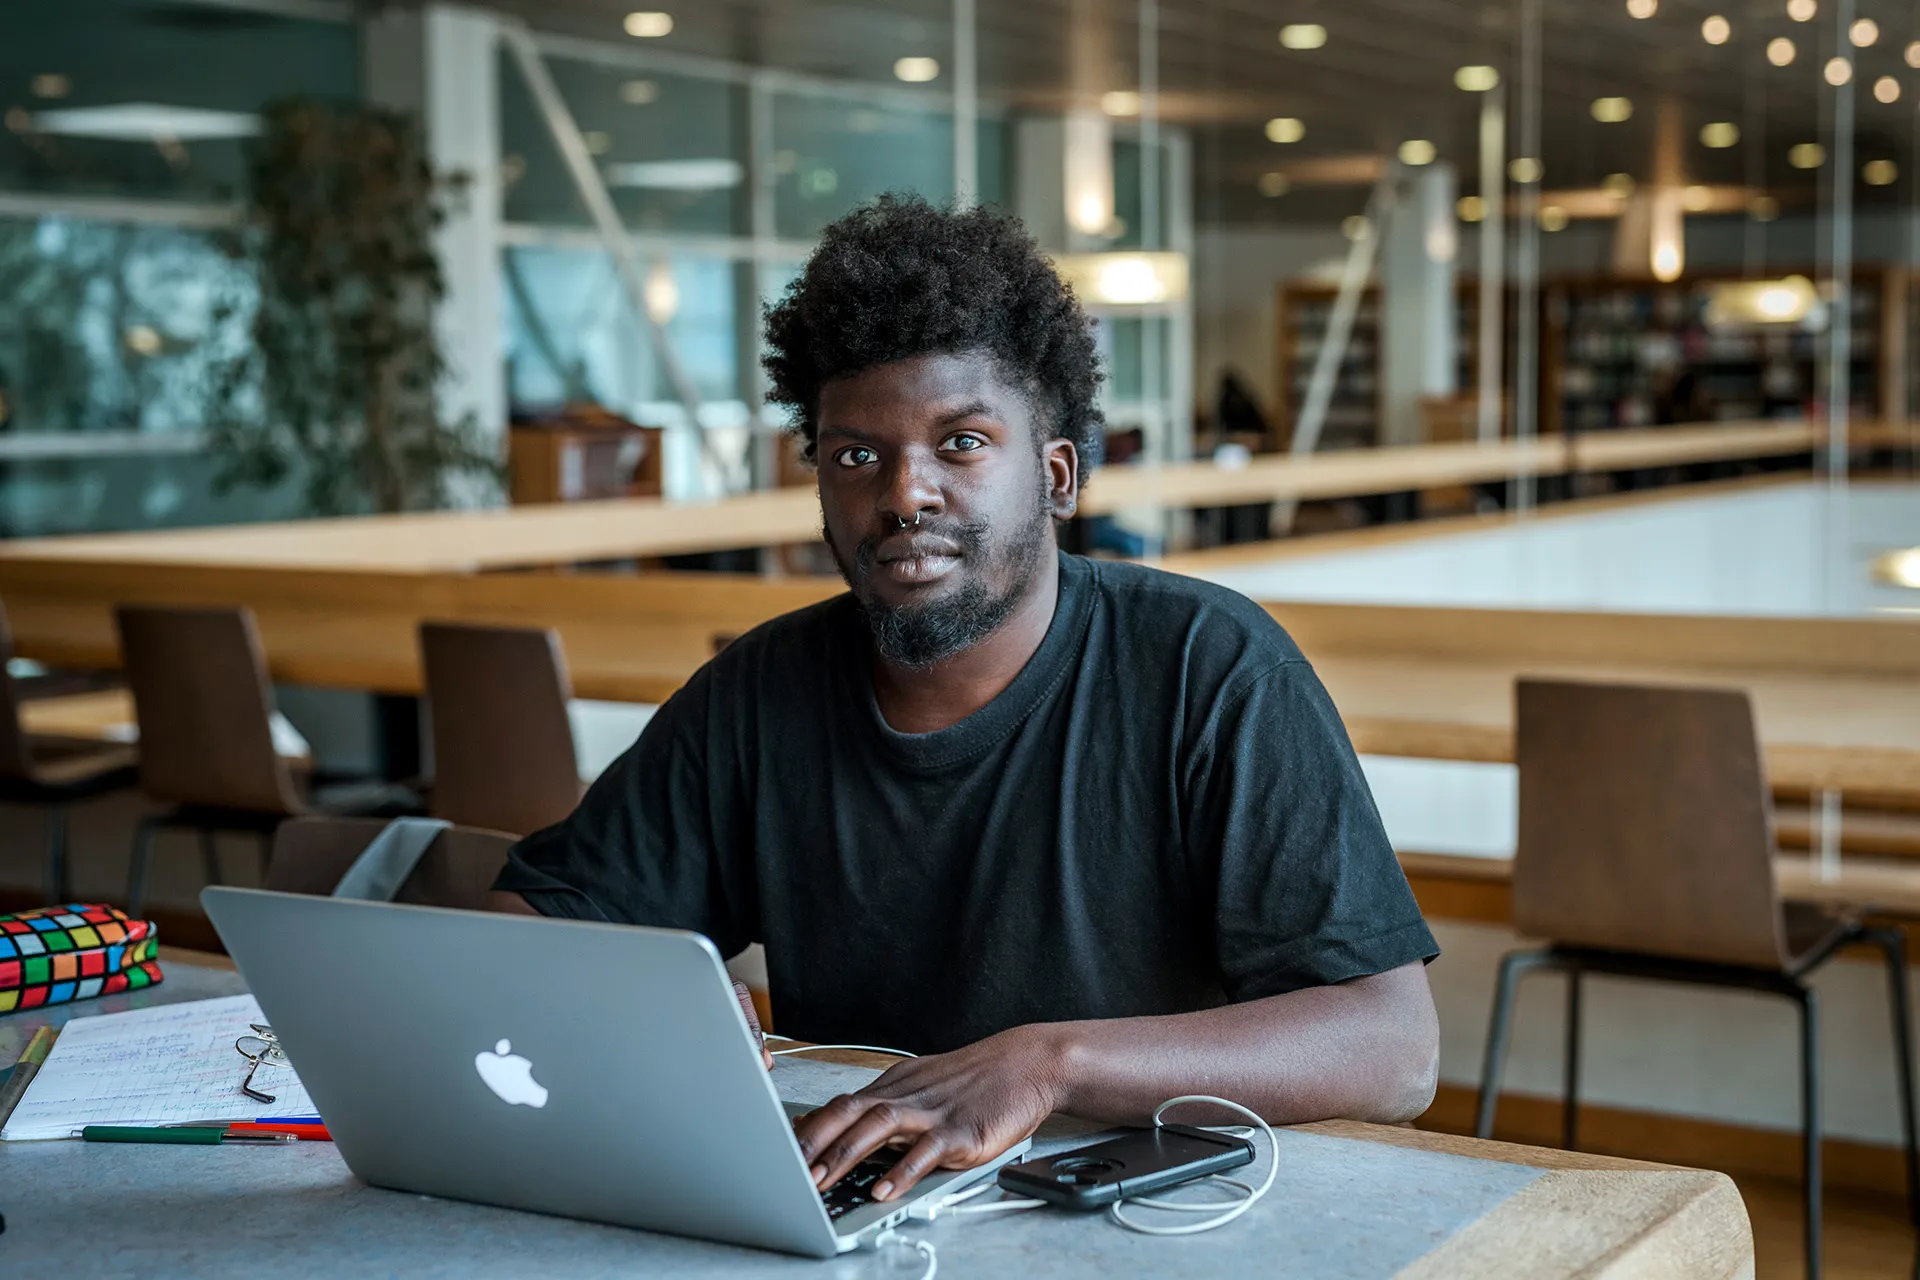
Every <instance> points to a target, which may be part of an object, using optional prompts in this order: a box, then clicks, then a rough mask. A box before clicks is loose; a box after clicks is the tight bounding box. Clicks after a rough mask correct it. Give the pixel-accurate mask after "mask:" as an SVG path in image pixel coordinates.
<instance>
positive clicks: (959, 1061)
mask: <svg viewBox="0 0 1920 1280" xmlns="http://www.w3.org/2000/svg"><path fill="white" fill-rule="evenodd" d="M1439 1060H1440V1026H1439V1020H1438V1018H1437V1017H1436V1016H1435V1013H1434V1008H1433V995H1432V992H1431V991H1430V990H1429V988H1428V986H1427V975H1426V969H1425V966H1424V965H1423V964H1421V963H1419V962H1417V961H1416V962H1414V963H1412V964H1406V965H1402V966H1400V967H1399V968H1397V969H1390V970H1388V971H1387V972H1385V973H1379V974H1374V975H1372V976H1371V977H1364V978H1355V979H1353V980H1352V981H1349V982H1343V983H1340V984H1339V985H1338V986H1330V987H1310V988H1307V989H1304V990H1300V991H1291V992H1288V993H1286V994H1285V995H1277V996H1269V997H1267V998H1265V999H1263V1000H1250V1001H1247V1002H1246V1003H1244V1004H1232V1005H1225V1006H1222V1007H1220V1008H1217V1009H1206V1010H1202V1011H1200V1012H1198V1013H1182V1014H1171V1015H1167V1016H1164V1017H1149V1018H1115V1019H1109V1020H1101V1021H1089V1022H1056V1023H1038V1024H1035V1025H1032V1026H1025V1027H1015V1028H1013V1029H1011V1030H1008V1031H1003V1032H1001V1033H1000V1034H999V1035H996V1036H989V1037H988V1038H987V1039H985V1040H982V1041H980V1042H978V1043H977V1044H971V1045H968V1046H967V1047H966V1048H964V1049H957V1050H955V1051H954V1052H952V1053H943V1054H939V1055H937V1056H934V1057H927V1058H916V1059H912V1060H909V1061H906V1062H902V1063H900V1064H899V1065H898V1066H895V1067H894V1068H892V1069H891V1070H889V1071H888V1072H887V1073H886V1074H885V1075H883V1076H881V1077H880V1078H879V1079H878V1080H875V1081H874V1082H873V1083H872V1084H870V1085H868V1086H867V1087H866V1088H865V1089H862V1090H861V1091H860V1092H859V1093H856V1094H849V1095H846V1096H843V1097H839V1098H835V1099H834V1100H833V1101H832V1102H830V1103H828V1104H827V1105H826V1106H825V1107H823V1108H821V1109H820V1110H819V1111H816V1112H814V1113H813V1114H812V1115H811V1116H809V1117H807V1119H806V1120H804V1121H803V1122H801V1124H800V1126H799V1130H798V1136H799V1139H800V1150H801V1152H802V1154H804V1155H805V1156H806V1158H807V1162H808V1164H809V1165H810V1166H811V1168H812V1171H813V1175H814V1181H815V1182H816V1183H818V1184H819V1185H821V1186H827V1185H829V1184H831V1183H833V1182H834V1181H836V1180H837V1179H838V1178H839V1177H840V1176H841V1175H842V1174H844V1173H845V1172H846V1171H847V1170H848V1169H850V1168H852V1167H853V1165H854V1164H855V1163H857V1162H858V1161H859V1160H861V1159H862V1158H864V1157H865V1156H867V1155H868V1154H870V1153H871V1152H873V1151H874V1150H876V1149H877V1148H879V1147H880V1146H882V1145H884V1144H885V1143H887V1142H888V1141H890V1140H896V1139H897V1140H905V1141H907V1142H909V1143H910V1144H911V1145H910V1147H909V1149H908V1151H907V1154H906V1155H905V1156H904V1157H903V1158H902V1159H901V1161H900V1163H899V1164H898V1165H897V1166H896V1167H895V1169H894V1171H893V1173H892V1174H891V1175H890V1176H889V1177H888V1178H887V1179H886V1180H885V1181H883V1182H881V1183H880V1184H878V1185H877V1186H876V1187H875V1188H874V1192H875V1195H876V1197H877V1198H879V1199H883V1200H884V1199H888V1198H891V1197H892V1196H895V1195H898V1194H899V1193H900V1192H902V1191H905V1190H906V1189H907V1188H908V1187H910V1186H912V1185H913V1184H914V1183H915V1182H917V1181H919V1179H920V1178H922V1177H924V1176H925V1175H926V1174H927V1173H929V1172H931V1171H932V1170H934V1169H937V1168H943V1167H944V1168H967V1167H971V1166H973V1165H977V1164H981V1163H983V1162H985V1161H987V1160H990V1159H992V1158H993V1157H994V1156H996V1155H999V1154H1000V1153H1001V1152H1002V1151H1005V1150H1006V1149H1007V1148H1008V1147H1010V1146H1012V1145H1013V1144H1014V1143H1016V1142H1018V1141H1019V1140H1020V1139H1022V1138H1024V1137H1027V1136H1028V1135H1029V1134H1031V1133H1032V1132H1033V1131H1034V1130H1035V1129H1036V1128H1038V1127H1039V1125H1040V1122H1041V1121H1042V1120H1044V1119H1046V1117H1047V1116H1048V1115H1049V1114H1050V1113H1052V1112H1054V1111H1065V1112H1068V1113H1071V1114H1073V1115H1076V1116H1082V1117H1085V1118H1087V1119H1091V1120H1105V1121H1111V1122H1113V1123H1116V1124H1145V1123H1147V1121H1148V1119H1149V1118H1150V1117H1151V1116H1152V1114H1153V1110H1154V1108H1155V1107H1157V1106H1159V1105H1160V1104H1161V1103H1162V1102H1165V1101H1166V1100H1167V1099H1168V1098H1172V1097H1177V1096H1179V1095H1181V1094H1186V1093H1205V1094H1212V1095H1214V1096H1215V1097H1221V1098H1227V1099H1230V1100H1232V1101H1234V1102H1238V1103H1240V1104H1241V1105H1242V1106H1245V1107H1248V1108H1251V1109H1252V1110H1254V1111H1256V1112H1258V1113H1259V1114H1260V1115H1261V1116H1263V1117H1264V1118H1265V1119H1266V1120H1267V1121H1269V1122H1270V1123H1273V1124H1296V1123H1301V1122H1304V1121H1308V1120H1324V1119H1328V1118H1332V1117H1341V1118H1345V1119H1354V1120H1372V1121H1377V1122H1381V1123H1392V1122H1397V1121H1402V1120H1410V1119H1412V1118H1413V1117H1414V1116H1417V1115H1419V1114H1420V1113H1421V1112H1422V1111H1425V1110H1426V1109H1427V1106H1428V1104H1429V1103H1431V1102H1432V1101H1433V1091H1434V1084H1435V1080H1436V1078H1437V1075H1438V1071H1439ZM1182 1118H1183V1119H1186V1120H1187V1121H1188V1122H1189V1123H1193V1122H1197V1121H1198V1120H1199V1117H1197V1116H1183V1117H1182Z"/></svg>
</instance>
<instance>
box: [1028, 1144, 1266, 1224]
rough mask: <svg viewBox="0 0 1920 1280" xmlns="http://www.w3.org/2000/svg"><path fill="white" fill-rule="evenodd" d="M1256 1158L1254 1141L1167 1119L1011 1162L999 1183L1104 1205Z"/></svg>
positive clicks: (1055, 1199)
mask: <svg viewBox="0 0 1920 1280" xmlns="http://www.w3.org/2000/svg"><path fill="white" fill-rule="evenodd" d="M1252 1163H1253V1144H1252V1143H1251V1142H1248V1141H1247V1140H1246V1139H1245V1138H1236V1137H1234V1136H1233V1135H1232V1134H1227V1133H1209V1132H1208V1131H1207V1130H1205V1129H1195V1128H1191V1127H1189V1126H1187V1125H1183V1124H1163V1125H1160V1126H1159V1127H1157V1128H1153V1129H1140V1130H1137V1131H1135V1132H1133V1133H1129V1134H1126V1135H1124V1136H1122V1137H1118V1138H1113V1139H1110V1140H1109V1141H1106V1142H1099V1143H1095V1144H1094V1145H1093V1146H1091V1147H1081V1148H1080V1149H1079V1150H1077V1151H1065V1152H1062V1153H1061V1154H1059V1155H1057V1156H1049V1157H1048V1158H1046V1159H1045V1160H1026V1161H1023V1162H1021V1163H1020V1164H1010V1165H1008V1166H1007V1167H1006V1168H1004V1169H1002V1170H1001V1171H1000V1186H1001V1188H1002V1189H1003V1190H1006V1191H1011V1192H1013V1193H1014V1194H1015V1195H1022V1196H1032V1197H1034V1198H1035V1199H1037V1200H1047V1201H1051V1202H1052V1203H1054V1204H1057V1205H1063V1206H1065V1207H1066V1208H1068V1209H1104V1208H1106V1207H1107V1206H1108V1205H1110V1204H1112V1203H1113V1202H1114V1201H1116V1200H1123V1199H1125V1198H1127V1197H1128V1196H1138V1195H1145V1194H1147V1193H1148V1192H1152V1191H1164V1190H1165V1189H1166V1188H1168V1187H1172V1186H1178V1185H1179V1184H1180V1183H1182V1182H1191V1181H1192V1180H1193V1179H1195V1178H1204V1177H1206V1176H1207V1175H1208V1174H1210V1173H1221V1172H1224V1171H1225V1170H1228V1169H1238V1168H1239V1167H1240V1166H1241V1165H1244V1164H1252Z"/></svg>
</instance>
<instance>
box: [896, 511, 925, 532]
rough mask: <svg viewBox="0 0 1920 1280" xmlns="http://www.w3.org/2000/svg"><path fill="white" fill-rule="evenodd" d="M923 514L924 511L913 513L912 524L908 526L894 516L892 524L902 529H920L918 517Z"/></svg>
mask: <svg viewBox="0 0 1920 1280" xmlns="http://www.w3.org/2000/svg"><path fill="white" fill-rule="evenodd" d="M925 514H926V513H925V512H924V511H916V512H914V513H913V523H912V524H908V523H907V522H906V521H905V520H902V519H901V518H900V517H899V516H894V517H893V522H894V523H895V524H897V525H899V526H900V527H901V528H902V529H918V528H919V527H920V517H921V516H923V515H925Z"/></svg>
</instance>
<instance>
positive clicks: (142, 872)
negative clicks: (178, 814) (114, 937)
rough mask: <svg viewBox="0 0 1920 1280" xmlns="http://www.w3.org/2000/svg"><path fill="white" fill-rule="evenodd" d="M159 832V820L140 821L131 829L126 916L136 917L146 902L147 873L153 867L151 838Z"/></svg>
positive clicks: (144, 819) (145, 819)
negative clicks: (131, 847)
mask: <svg viewBox="0 0 1920 1280" xmlns="http://www.w3.org/2000/svg"><path fill="white" fill-rule="evenodd" d="M159 832H160V820H159V819H158V818H154V817H146V818H142V819H140V825H139V826H137V827H135V828H134V829H133V856H132V857H131V858H130V859H128V862H127V914H128V915H130V916H136V917H137V916H138V915H139V914H140V908H141V905H142V904H143V903H145V902H146V900H147V872H148V871H149V870H151V869H152V867H153V838H154V836H156V835H158V834H159Z"/></svg>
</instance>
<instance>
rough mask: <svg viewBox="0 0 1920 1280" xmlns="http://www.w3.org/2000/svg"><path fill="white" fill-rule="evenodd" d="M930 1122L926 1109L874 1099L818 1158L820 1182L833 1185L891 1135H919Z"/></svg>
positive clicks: (825, 1185)
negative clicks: (905, 1107) (906, 1107)
mask: <svg viewBox="0 0 1920 1280" xmlns="http://www.w3.org/2000/svg"><path fill="white" fill-rule="evenodd" d="M930 1123H931V1118H930V1117H929V1116H927V1114H926V1113H925V1112H921V1111H912V1110H905V1109H902V1108H900V1107H896V1106H894V1105H893V1104H892V1103H890V1102H876V1103H873V1104H872V1105H871V1106H869V1107H867V1108H866V1110H865V1111H863V1112H861V1114H860V1118H859V1119H858V1120H855V1121H854V1122H853V1123H852V1124H850V1125H848V1126H847V1127H846V1128H845V1129H843V1130H841V1132H840V1136H839V1137H837V1138H835V1139H833V1140H832V1141H831V1142H829V1143H827V1144H826V1146H825V1147H823V1148H822V1149H821V1151H820V1154H819V1155H818V1156H816V1157H815V1158H814V1161H813V1168H816V1169H821V1170H823V1172H822V1173H821V1174H820V1176H819V1179H818V1185H820V1186H822V1187H830V1186H832V1185H833V1184H834V1183H836V1182H838V1181H840V1179H841V1178H843V1177H845V1176H846V1174H847V1171H848V1170H850V1169H852V1168H853V1166H854V1165H856V1164H859V1163H860V1162H861V1161H862V1160H864V1159H866V1158H867V1157H868V1156H870V1155H872V1154H873V1153H874V1152H876V1151H878V1150H879V1149H880V1148H881V1147H883V1146H885V1145H886V1143H887V1140H888V1139H889V1138H893V1137H896V1136H900V1137H918V1136H919V1135H920V1134H922V1133H924V1132H925V1131H926V1130H927V1128H928V1126H929V1124H930Z"/></svg>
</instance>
